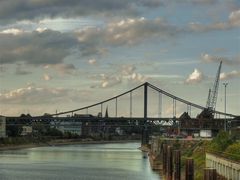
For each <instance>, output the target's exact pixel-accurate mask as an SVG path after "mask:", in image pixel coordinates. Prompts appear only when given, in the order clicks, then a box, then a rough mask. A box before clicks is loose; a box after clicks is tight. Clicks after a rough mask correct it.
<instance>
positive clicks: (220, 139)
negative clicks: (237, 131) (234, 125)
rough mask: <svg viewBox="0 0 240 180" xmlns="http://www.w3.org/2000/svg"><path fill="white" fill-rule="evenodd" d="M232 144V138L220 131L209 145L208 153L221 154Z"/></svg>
mask: <svg viewBox="0 0 240 180" xmlns="http://www.w3.org/2000/svg"><path fill="white" fill-rule="evenodd" d="M233 142H234V140H233V138H232V137H231V136H230V135H229V134H228V132H225V131H220V132H219V133H218V135H217V137H215V138H214V139H213V141H212V142H211V144H210V147H209V150H210V151H218V152H223V151H225V149H226V148H227V147H228V146H229V145H231V144H232V143H233Z"/></svg>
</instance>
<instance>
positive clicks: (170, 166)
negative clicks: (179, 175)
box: [167, 146, 173, 180]
mask: <svg viewBox="0 0 240 180" xmlns="http://www.w3.org/2000/svg"><path fill="white" fill-rule="evenodd" d="M172 155H173V150H172V146H168V147H167V180H172V174H173V156H172Z"/></svg>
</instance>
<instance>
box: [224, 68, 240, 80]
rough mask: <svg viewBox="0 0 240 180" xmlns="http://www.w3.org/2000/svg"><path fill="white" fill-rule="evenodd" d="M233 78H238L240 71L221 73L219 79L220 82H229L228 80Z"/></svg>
mask: <svg viewBox="0 0 240 180" xmlns="http://www.w3.org/2000/svg"><path fill="white" fill-rule="evenodd" d="M234 78H240V71H236V70H234V71H231V72H228V73H225V72H223V73H221V74H220V79H221V80H229V79H234Z"/></svg>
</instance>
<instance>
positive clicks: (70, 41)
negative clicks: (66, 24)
mask: <svg viewBox="0 0 240 180" xmlns="http://www.w3.org/2000/svg"><path fill="white" fill-rule="evenodd" d="M77 45H78V42H77V40H76V38H75V37H74V36H73V35H72V34H66V33H60V32H57V31H51V30H46V31H43V32H42V33H39V32H37V31H34V32H26V33H20V34H17V35H13V34H0V61H1V63H2V64H14V63H25V64H30V65H45V64H58V63H62V62H63V60H64V58H66V57H67V56H68V55H69V54H70V53H71V49H72V48H74V47H76V46H77Z"/></svg>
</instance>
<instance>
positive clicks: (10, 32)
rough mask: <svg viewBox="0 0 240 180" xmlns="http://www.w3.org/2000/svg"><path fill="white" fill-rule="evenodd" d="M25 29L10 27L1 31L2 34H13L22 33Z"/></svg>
mask: <svg viewBox="0 0 240 180" xmlns="http://www.w3.org/2000/svg"><path fill="white" fill-rule="evenodd" d="M23 32H24V31H23V30H21V29H17V28H10V29H5V30H2V31H0V34H13V35H19V34H22V33H23Z"/></svg>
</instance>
